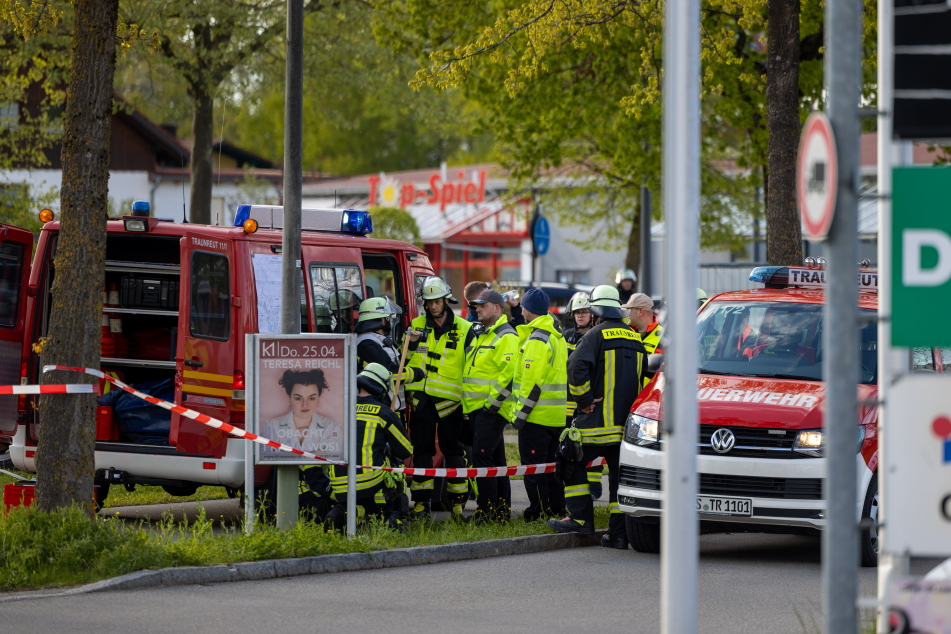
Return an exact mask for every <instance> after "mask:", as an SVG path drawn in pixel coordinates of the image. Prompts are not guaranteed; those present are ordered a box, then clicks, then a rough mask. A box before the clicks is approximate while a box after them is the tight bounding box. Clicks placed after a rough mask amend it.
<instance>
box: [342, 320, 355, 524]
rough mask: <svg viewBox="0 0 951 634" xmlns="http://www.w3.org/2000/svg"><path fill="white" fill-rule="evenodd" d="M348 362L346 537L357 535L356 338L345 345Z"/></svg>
mask: <svg viewBox="0 0 951 634" xmlns="http://www.w3.org/2000/svg"><path fill="white" fill-rule="evenodd" d="M346 349H347V354H346V358H347V359H348V360H349V364H348V366H347V372H346V375H347V385H346V387H345V388H344V402H345V403H346V404H347V412H348V416H347V447H346V449H347V535H356V534H357V396H356V385H357V350H356V337H354V336H353V335H350V336H349V337H348V341H347V343H346Z"/></svg>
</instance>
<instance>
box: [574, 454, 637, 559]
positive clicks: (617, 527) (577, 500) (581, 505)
mask: <svg viewBox="0 0 951 634" xmlns="http://www.w3.org/2000/svg"><path fill="white" fill-rule="evenodd" d="M583 447H584V456H583V458H582V460H583V464H588V463H589V462H591V461H592V460H594V459H595V458H597V457H599V456H600V457H603V458H604V459H605V460H606V461H607V463H608V509H609V510H610V513H611V518H610V521H609V523H608V535H609V536H610V537H611V539H622V538H623V539H625V540H626V539H627V533H626V532H625V530H624V513H622V512H621V509H620V508H619V507H618V504H617V486H618V469H619V462H620V459H621V444H620V443H611V444H607V445H596V444H588V443H586V444H584V445H583ZM565 503H566V504H567V506H568V515H569V516H570V517H571V519H573V520H575V521H578V522H581V523H583V524H585V525H587V526H593V525H594V500H592V499H591V492H590V489H589V487H588V471H587V469H585V468H584V467H579V468H577V469H575V470H574V473H572V474H571V478H569V480H568V484H567V485H565Z"/></svg>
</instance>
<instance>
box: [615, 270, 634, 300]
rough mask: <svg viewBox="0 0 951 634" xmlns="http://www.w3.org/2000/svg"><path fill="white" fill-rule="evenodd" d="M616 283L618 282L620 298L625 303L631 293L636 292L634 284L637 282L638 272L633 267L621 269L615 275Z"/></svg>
mask: <svg viewBox="0 0 951 634" xmlns="http://www.w3.org/2000/svg"><path fill="white" fill-rule="evenodd" d="M614 283H615V284H617V286H616V288H617V292H618V299H620V300H621V303H622V304H623V303H624V302H626V301H627V300H628V299H629V298H630V297H631V295H633V294H634V284H635V283H637V274H636V273H634V271H632V270H631V269H621V270H619V271H618V272H617V275H615V276H614Z"/></svg>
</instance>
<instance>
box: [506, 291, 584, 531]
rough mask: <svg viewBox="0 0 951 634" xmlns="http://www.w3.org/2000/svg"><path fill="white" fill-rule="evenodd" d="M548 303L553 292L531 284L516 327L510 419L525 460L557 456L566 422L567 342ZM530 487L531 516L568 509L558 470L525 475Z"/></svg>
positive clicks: (528, 515)
mask: <svg viewBox="0 0 951 634" xmlns="http://www.w3.org/2000/svg"><path fill="white" fill-rule="evenodd" d="M549 306H550V300H549V298H548V295H547V294H546V293H545V291H543V290H541V289H538V288H531V289H529V290H528V291H527V292H526V293H525V296H524V297H523V298H522V312H523V314H524V315H525V319H526V321H528V323H527V324H525V325H524V326H518V328H517V330H518V336H519V352H518V357H517V358H516V364H515V379H514V380H515V382H514V384H513V387H512V394H513V396H514V398H515V401H516V403H515V410H514V411H513V416H512V421H511V422H512V426H513V427H515V429H517V430H518V450H519V455H520V457H521V461H522V464H538V463H547V462H554V460H555V450H556V449H557V447H558V436H559V434H560V433H561V430H562V429H564V427H565V419H566V412H567V397H568V390H567V387H568V386H567V383H568V380H567V379H568V376H567V371H566V368H567V365H566V364H567V360H568V347H567V345H566V344H565V338H564V337H563V336H562V335H561V333H560V332H559V331H558V329H557V327H556V326H555V320H554V318H553V317H552V316H551V315H550V314H549V313H548V308H549ZM525 491H526V493H527V494H528V502H529V506H528V508H527V509H526V510H525V513H524V519H525V520H526V521H529V522H531V521H534V520H537V519H539V518H541V517H542V516H556V517H557V516H560V515H562V513H563V512H564V508H565V497H564V488H563V487H562V485H561V484H560V483H559V482H558V480H557V479H556V478H555V476H554V474H552V473H547V474H545V473H543V474H534V475H526V476H525ZM588 501H589V502H590V498H589V500H588Z"/></svg>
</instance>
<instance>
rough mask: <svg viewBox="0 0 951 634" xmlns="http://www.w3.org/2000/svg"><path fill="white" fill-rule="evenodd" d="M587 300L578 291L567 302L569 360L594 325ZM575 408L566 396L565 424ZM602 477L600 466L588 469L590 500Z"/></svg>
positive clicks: (583, 294)
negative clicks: (566, 416) (566, 412)
mask: <svg viewBox="0 0 951 634" xmlns="http://www.w3.org/2000/svg"><path fill="white" fill-rule="evenodd" d="M588 299H589V296H588V294H587V293H582V292H580V291H579V292H577V293H575V294H574V295H572V296H571V299H569V300H568V319H569V320H570V321H571V326H572V327H571V328H569V329H568V330H566V331H565V343H566V344H567V345H568V358H569V359H570V358H571V353H572V352H573V351H574V349H575V347H576V346H577V345H578V342H579V341H581V338H582V337H583V336H584V333H586V332H588V331H589V330H591V326H593V325H594V323H593V321H592V317H591V311H590V310H589V308H590V306H589V304H588ZM576 406H577V403H575V399H574V397H572V396H571V394H568V419H567V423H568V424H569V425H570V424H571V419H572V418H574V416H575V408H576ZM603 475H604V467H603V466H602V465H597V466H591V467H588V486H589V487H590V489H591V499H592V500H597V499H598V498H599V497H601V476H603Z"/></svg>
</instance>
